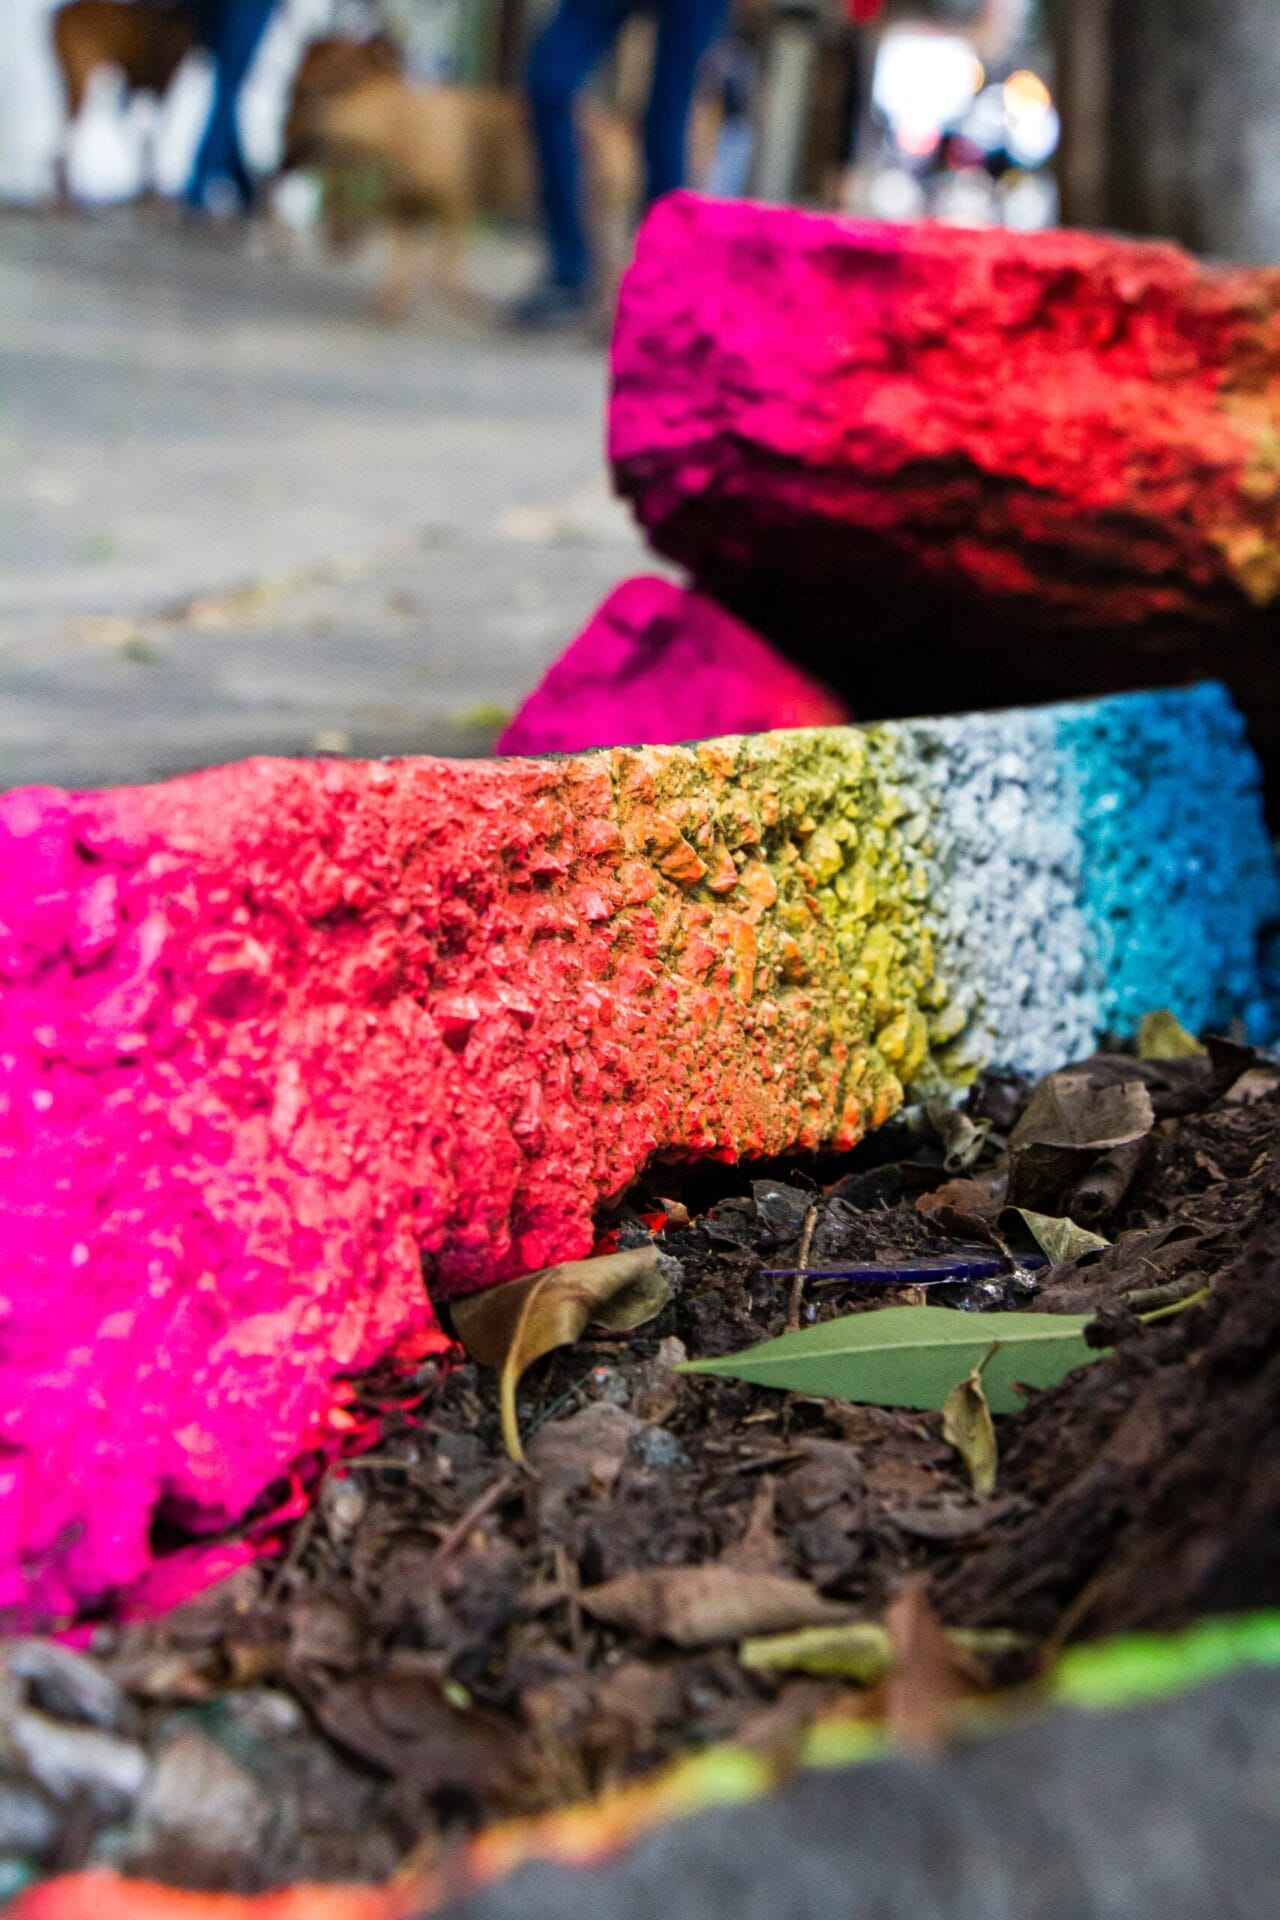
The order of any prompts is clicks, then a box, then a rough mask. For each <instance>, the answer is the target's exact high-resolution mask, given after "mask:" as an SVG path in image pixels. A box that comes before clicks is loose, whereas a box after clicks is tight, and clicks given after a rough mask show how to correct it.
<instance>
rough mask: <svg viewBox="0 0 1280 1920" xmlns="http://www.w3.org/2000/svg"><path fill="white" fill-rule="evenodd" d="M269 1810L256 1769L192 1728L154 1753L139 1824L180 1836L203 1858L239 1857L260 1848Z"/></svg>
mask: <svg viewBox="0 0 1280 1920" xmlns="http://www.w3.org/2000/svg"><path fill="white" fill-rule="evenodd" d="M271 1816H272V1810H271V1805H270V1802H269V1801H268V1799H267V1797H266V1795H265V1793H264V1792H263V1791H262V1788H261V1787H260V1786H259V1785H258V1783H257V1781H256V1780H255V1779H254V1777H253V1775H252V1774H251V1773H249V1772H248V1771H247V1769H246V1768H244V1767H242V1766H240V1765H239V1764H238V1763H237V1762H236V1761H235V1760H233V1759H232V1757H231V1755H230V1754H229V1753H228V1752H227V1751H226V1749H225V1747H220V1746H219V1745H218V1743H217V1742H216V1741H215V1740H210V1739H208V1738H207V1737H206V1736H205V1735H204V1734H202V1733H195V1732H191V1733H181V1734H179V1735H178V1737H177V1738H176V1739H175V1740H171V1741H170V1742H169V1743H168V1745H167V1746H165V1747H163V1748H161V1750H160V1752H159V1754H158V1755H157V1756H156V1760H155V1764H154V1766H153V1768H152V1772H151V1778H150V1780H149V1781H148V1782H147V1788H146V1792H145V1793H144V1794H143V1795H142V1797H141V1799H140V1800H139V1802H138V1812H137V1825H138V1828H139V1830H140V1831H141V1833H142V1834H144V1835H154V1836H156V1837H158V1838H161V1839H163V1840H167V1841H173V1840H180V1841H182V1842H183V1844H184V1845H187V1846H189V1847H190V1848H191V1849H192V1851H193V1852H197V1853H199V1855H200V1856H201V1858H202V1859H203V1860H205V1861H208V1860H210V1859H214V1860H217V1861H219V1862H221V1863H235V1862H237V1861H240V1860H246V1859H248V1858H250V1857H251V1856H252V1855H253V1854H255V1853H257V1852H258V1850H259V1849H260V1848H261V1846H262V1843H263V1841H264V1840H265V1838H266V1834H267V1829H268V1827H269V1826H270V1823H271Z"/></svg>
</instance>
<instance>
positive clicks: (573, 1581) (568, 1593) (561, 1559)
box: [555, 1544, 586, 1660]
mask: <svg viewBox="0 0 1280 1920" xmlns="http://www.w3.org/2000/svg"><path fill="white" fill-rule="evenodd" d="M555 1566H556V1585H557V1586H558V1587H560V1588H561V1589H562V1590H563V1593H564V1597H565V1601H566V1603H567V1605H568V1609H569V1619H568V1626H569V1650H570V1652H571V1653H572V1654H573V1657H574V1659H575V1660H581V1659H582V1658H583V1656H584V1654H585V1651H586V1637H585V1635H584V1633H583V1620H582V1602H581V1601H580V1600H579V1598H578V1591H579V1588H580V1587H581V1584H582V1582H581V1580H580V1579H579V1577H578V1569H577V1566H576V1564H575V1563H574V1561H573V1560H572V1558H571V1557H570V1554H569V1549H568V1548H567V1547H566V1546H564V1545H563V1544H560V1545H558V1546H557V1547H556V1553H555Z"/></svg>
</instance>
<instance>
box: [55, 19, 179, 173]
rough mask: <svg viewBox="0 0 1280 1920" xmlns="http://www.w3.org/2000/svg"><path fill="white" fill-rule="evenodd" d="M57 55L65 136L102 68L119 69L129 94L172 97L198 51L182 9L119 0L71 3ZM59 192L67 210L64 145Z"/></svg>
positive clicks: (58, 33)
mask: <svg viewBox="0 0 1280 1920" xmlns="http://www.w3.org/2000/svg"><path fill="white" fill-rule="evenodd" d="M51 25H52V34H53V51H54V57H55V59H56V60H57V63H58V67H59V69H60V71H61V74H62V86H63V92H64V94H65V96H66V102H67V130H68V133H69V131H70V128H71V127H72V126H73V125H74V124H75V121H76V119H77V118H78V116H79V114H80V111H81V109H82V108H83V106H84V103H85V99H86V97H87V95H88V91H89V81H90V79H91V78H92V76H93V75H94V74H95V73H96V72H97V71H98V69H99V68H101V67H117V68H119V70H120V71H121V72H122V73H123V75H124V79H125V85H126V86H127V87H128V89H129V91H130V92H131V93H153V94H155V96H156V98H157V99H159V98H161V97H162V96H163V95H164V94H165V93H167V92H168V90H169V87H170V85H171V84H172V81H173V77H174V75H175V74H176V73H177V71H178V68H179V67H180V66H181V65H182V62H183V61H184V60H185V59H186V57H187V55H188V53H190V51H191V49H192V47H193V46H194V45H195V40H196V32H195V23H194V21H193V20H192V19H191V18H190V16H189V15H188V14H187V13H185V12H184V11H183V9H182V8H181V7H164V8H161V7H155V6H123V5H121V4H120V0H67V4H66V5H65V6H61V7H59V8H58V9H57V10H56V12H55V13H54V15H53V19H52V23H51ZM56 191H57V196H58V199H59V200H60V201H61V202H63V203H64V204H65V202H66V201H67V199H68V198H69V195H68V190H67V151H66V141H65V138H64V141H63V143H62V146H61V147H60V149H59V153H58V157H57V161H56Z"/></svg>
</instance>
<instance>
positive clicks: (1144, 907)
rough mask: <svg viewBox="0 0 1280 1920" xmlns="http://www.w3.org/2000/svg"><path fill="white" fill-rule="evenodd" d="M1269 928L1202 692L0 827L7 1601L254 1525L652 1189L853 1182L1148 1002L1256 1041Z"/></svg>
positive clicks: (1244, 758) (74, 1606)
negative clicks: (353, 1421) (603, 1206)
mask: <svg viewBox="0 0 1280 1920" xmlns="http://www.w3.org/2000/svg"><path fill="white" fill-rule="evenodd" d="M1278 908H1280V894H1278V892H1277V881H1276V874H1275V870H1274V867H1273V863H1272V858H1271V852H1270V848H1269V846H1268V842H1267V838H1266V834H1265V831H1264V827H1263V822H1262V813H1261V805H1260V800H1259V794H1258V789H1257V784H1256V768H1255V766H1254V762H1253V760H1252V757H1251V755H1250V754H1249V751H1248V749H1247V747H1246V745H1245V743H1244V738H1243V731H1242V726H1241V723H1240V721H1239V719H1238V717H1237V715H1236V714H1235V712H1234V710H1233V709H1232V707H1231V705H1230V703H1229V701H1228V700H1227V698H1226V696H1225V694H1223V693H1222V692H1221V691H1220V690H1219V689H1217V688H1214V687H1204V688H1200V689H1196V690H1193V691H1190V692H1186V693H1166V694H1158V695H1154V694H1153V695H1135V696H1131V697H1127V698H1124V699H1119V700H1113V701H1105V702H1099V703H1094V704H1088V705H1083V706H1074V707H1062V708H1056V709H1048V710H1043V711H1022V712H1009V713H1004V714H992V715H978V716H969V717H966V718H953V719H946V720H940V721H912V722H904V723H900V724H894V725H887V726H881V727H875V728H871V729H868V730H866V731H859V730H856V729H831V730H818V731H815V732H806V733H778V734H768V735H759V736H754V737H747V738H742V739H730V740H722V741H714V742H709V743H703V744H702V745H699V746H691V747H656V748H638V749H615V750H613V751H610V752H605V753H600V754H594V755H585V756H582V757H580V758H570V759H564V760H550V761H536V760H519V759H515V760H506V761H491V762H477V763H470V764H452V763H447V762H442V761H433V760H405V761H398V762H389V763H380V764H372V765H370V764H365V763H360V762H325V763H313V762H305V761H279V760H262V761H250V762H246V763H245V764H243V765H240V766H233V767H227V768H221V769H216V770H214V771H212V772H209V773H203V774H194V775H191V776H189V777H186V778H184V779H180V780H174V781H170V782H168V783H165V784H163V785H160V786H155V787H147V788H131V789H123V790H120V791H116V792H108V793H101V794H86V795H73V794H66V793H60V792H56V791H53V790H49V789H27V790H19V791H15V792H13V793H11V794H9V795H7V796H6V797H4V798H3V799H0V982H3V990H2V991H0V1237H2V1238H3V1243H4V1248H5V1260H4V1264H3V1269H2V1270H0V1293H2V1295H3V1301H4V1320H5V1338H4V1346H3V1356H2V1358H0V1608H3V1609H5V1610H7V1617H8V1618H9V1619H11V1620H19V1619H26V1620H31V1619H34V1620H41V1619H43V1620H45V1621H48V1620H50V1619H56V1618H60V1617H65V1616H67V1615H71V1614H74V1613H76V1612H77V1611H79V1610H80V1609H82V1608H83V1607H84V1606H85V1605H87V1604H95V1603H99V1602H101V1601H102V1600H103V1598H104V1596H109V1595H110V1593H111V1592H112V1591H113V1590H116V1589H118V1588H119V1587H120V1586H121V1585H122V1584H124V1583H127V1582H129V1581H131V1580H133V1579H135V1578H136V1577H137V1576H139V1575H140V1574H141V1573H142V1572H143V1571H144V1570H145V1569H146V1568H147V1566H148V1564H149V1561H150V1547H149V1539H150V1537H151V1532H152V1528H153V1524H154V1522H155V1521H156V1520H157V1518H160V1519H165V1520H168V1521H170V1522H173V1523H176V1524H178V1525H180V1526H181V1527H183V1528H185V1529H187V1530H189V1531H190V1530H195V1531H199V1530H201V1529H203V1528H212V1527H217V1526H219V1525H224V1524H226V1523H228V1522H230V1521H232V1520H234V1519H236V1518H237V1517H238V1516H239V1515H241V1514H242V1513H243V1512H244V1511H245V1509H246V1508H247V1507H248V1506H249V1505H250V1504H251V1503H252V1502H253V1501H254V1500H255V1499H256V1498H257V1497H258V1496H259V1494H260V1493H261V1491H262V1489H263V1488H264V1487H265V1486H266V1485H267V1484H268V1483H269V1482H270V1481H272V1480H273V1479H274V1478H275V1477H276V1476H277V1475H278V1474H279V1473H280V1472H281V1471H282V1470H283V1469H285V1468H286V1467H287V1466H288V1465H289V1463H290V1462H291V1461H292V1460H294V1459H295V1458H296V1457H297V1456H298V1455H299V1454H300V1453H301V1452H303V1451H304V1450H306V1449H307V1448H309V1447H313V1446H315V1445H317V1444H319V1443H321V1442H323V1441H324V1439H325V1437H326V1434H327V1433H328V1432H329V1426H328V1421H329V1415H330V1413H331V1411H332V1407H333V1397H334V1380H335V1376H336V1375H337V1374H339V1373H341V1372H345V1371H350V1370H352V1369H356V1368H359V1367H362V1366H365V1365H367V1364H369V1363H371V1362H372V1361H373V1360H374V1359H375V1358H377V1357H378V1356H379V1355H380V1354H382V1353H384V1352H386V1351H387V1350H388V1348H390V1347H391V1346H393V1345H394V1344H395V1343H396V1342H397V1341H398V1340H399V1339H401V1338H402V1337H404V1336H406V1335H412V1334H415V1333H418V1332H420V1331H421V1330H422V1329H423V1328H424V1327H427V1326H429V1325H430V1324H431V1323H432V1307H431V1303H430V1298H429V1292H434V1293H435V1294H436V1295H437V1296H443V1295H447V1294H449V1293H456V1292H463V1291H468V1290H472V1289H475V1288H477V1287H482V1286H485V1285H487V1284H490V1283H492V1282H493V1281H496V1280H501V1279H505V1278H508V1277H510V1276H511V1275H513V1274H518V1273H522V1272H527V1271H530V1270H532V1269H534V1268H537V1267H540V1266H542V1265H545V1264H548V1263H550V1262H552V1261H555V1260H559V1259H567V1258H573V1257H576V1256H579V1255H581V1254H583V1253H585V1252H586V1251H587V1250H588V1249H589V1247H590V1245H591V1242H592V1238H593V1214H594V1212H595V1210H596V1209H597V1207H598V1206H599V1204H600V1203H601V1202H602V1201H605V1200H608V1199H611V1198H613V1197H615V1196H617V1195H618V1194H620V1193H621V1192H623V1191H624V1190H625V1189H626V1187H627V1186H628V1185H629V1184H630V1183H631V1182H632V1181H633V1180H634V1179H635V1178H636V1176H637V1175H638V1174H639V1173H640V1172H641V1170H642V1169H643V1168H644V1167H645V1165H646V1164H647V1163H648V1162H649V1161H651V1160H652V1159H653V1158H654V1157H655V1156H660V1155H664V1154H668V1155H698V1154H701V1155H710V1156H714V1157H718V1158H721V1159H733V1158H736V1157H738V1156H741V1155H760V1154H777V1153H783V1152H787V1151H790V1150H796V1149H806V1150H807V1149H813V1148H818V1147H822V1146H832V1147H848V1146H850V1145H852V1144H853V1143H854V1142H855V1141H856V1140H858V1139H859V1138H860V1137H861V1135H862V1134H863V1133H865V1132H866V1131H867V1129H868V1128H870V1127H873V1126H876V1125H878V1124H880V1123H881V1122H883V1121H884V1120H885V1119H886V1118H887V1117H888V1115H889V1114H891V1113H892V1112H893V1111H894V1109H895V1108H896V1107H897V1106H898V1105H899V1104H900V1103H901V1101H902V1099H903V1097H904V1090H905V1089H908V1088H911V1089H915V1090H918V1091H922V1092H923V1091H926V1090H928V1091H937V1090H940V1089H947V1088H959V1087H962V1086H963V1085H964V1084H965V1083H966V1082H967V1081H968V1080H969V1079H970V1078H971V1077H972V1075H973V1074H974V1073H976V1072H977V1071H978V1070H979V1069H980V1068H981V1067H983V1066H984V1065H998V1066H1013V1067H1023V1068H1028V1069H1032V1070H1036V1069H1042V1068H1047V1067H1051V1066H1053V1065H1055V1064H1058V1063H1060V1062H1062V1061H1064V1060H1067V1059H1069V1058H1071V1057H1072V1056H1073V1055H1079V1054H1080V1053H1082V1052H1084V1051H1086V1050H1088V1049H1089V1048H1090V1047H1091V1046H1092V1044H1093V1042H1094V1040H1095V1039H1096V1037H1097V1036H1098V1034H1099V1033H1100V1032H1102V1031H1103V1030H1104V1029H1107V1028H1120V1029H1124V1028H1127V1027H1132V1026H1133V1024H1134V1023H1135V1022H1136V1020H1137V1018H1138V1016H1139V1015H1140V1014H1141V1013H1143V1012H1144V1011H1145V1010H1147V1009H1148V1008H1150V1007H1153V1006H1158V1005H1168V1006H1170V1007H1172V1008H1173V1009H1174V1011H1175V1012H1176V1013H1177V1014H1178V1016H1179V1017H1180V1018H1181V1019H1182V1020H1183V1021H1184V1023H1185V1024H1187V1025H1188V1026H1190V1027H1192V1028H1199V1027H1204V1026H1222V1025H1225V1024H1226V1023H1227V1022H1228V1021H1229V1020H1230V1019H1232V1018H1233V1017H1236V1016H1238V1017H1240V1018H1242V1019H1244V1020H1245V1021H1246V1022H1247V1023H1248V1025H1249V1027H1250V1028H1251V1030H1252V1032H1253V1033H1254V1034H1255V1035H1260V1034H1262V1033H1263V1032H1264V1030H1265V1029H1266V1028H1267V1027H1268V1025H1269V1023H1270V1013H1269V1010H1268V1008H1267V1006H1266V1004H1265V999H1264V992H1263V981H1262V974H1261V970H1260V966H1259V941H1260V936H1261V933H1262V930H1263V928H1264V925H1265V924H1266V923H1267V922H1268V921H1269V920H1271V919H1272V918H1273V917H1274V916H1275V915H1276V913H1277V910H1278ZM424 1279H425V1281H426V1286H424Z"/></svg>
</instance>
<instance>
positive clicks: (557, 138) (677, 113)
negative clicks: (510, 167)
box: [516, 0, 730, 326]
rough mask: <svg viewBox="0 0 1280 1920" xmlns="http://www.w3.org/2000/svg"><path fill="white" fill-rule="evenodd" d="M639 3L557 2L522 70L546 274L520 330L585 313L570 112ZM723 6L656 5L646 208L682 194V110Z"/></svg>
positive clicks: (587, 279)
mask: <svg viewBox="0 0 1280 1920" xmlns="http://www.w3.org/2000/svg"><path fill="white" fill-rule="evenodd" d="M643 5H644V0H560V6H559V7H558V8H557V10H556V13H555V14H554V16H553V18H552V20H551V22H550V24H549V25H548V27H547V28H546V30H545V31H544V33H543V34H542V37H541V39H540V40H539V41H538V43H537V45H536V46H535V48H534V51H533V57H532V59H531V60H530V63H529V99H530V108H531V112H532V118H533V132H534V140H535V143H536V146H537V151H538V165H539V171H540V175H541V182H542V207H543V216H544V219H545V221H546V231H547V244H548V248H549V250H550V254H551V271H550V275H549V277H548V279H547V280H546V282H545V283H544V285H543V286H541V287H539V288H538V289H537V290H536V291H535V292H534V293H533V294H531V295H530V297H529V298H528V299H527V300H525V301H523V302H522V303H521V305H520V307H519V308H518V309H517V312H516V318H517V320H518V321H519V322H521V323H522V324H523V325H526V326H544V325H553V324H555V322H557V321H559V320H568V319H573V318H575V317H576V316H577V315H579V314H581V313H583V312H585V311H586V310H587V309H588V308H589V306H590V304H591V292H592V287H591V281H592V268H593V262H592V258H591V247H590V243H589V241H588V238H587V230H586V224H585V218H584V210H583V191H582V159H581V152H580V147H579V141H578V132H577V128H576V127H575V125H574V102H575V100H576V98H577V96H578V93H579V92H580V90H581V88H582V86H583V84H584V83H585V81H586V80H587V78H588V76H589V75H590V73H591V71H592V69H593V68H594V67H595V66H596V65H597V64H598V63H599V61H600V60H601V59H602V58H603V56H604V55H605V53H607V52H608V50H609V48H610V47H611V46H612V44H613V42H614V40H615V39H616V38H617V35H618V33H619V30H620V29H621V27H622V25H623V22H624V21H625V20H626V19H627V17H628V15H630V14H632V13H635V12H638V11H639V10H640V8H641V7H642V6H643ZM729 5H730V0H662V4H660V5H659V6H658V9H657V11H658V37H657V43H656V47H655V51H654V67H653V86H652V90H651V92H650V95H649V105H648V108H647V110H646V113H645V123H644V149H645V170H646V200H647V201H652V200H655V199H656V198H657V197H658V195H659V194H661V193H668V192H670V191H671V190H672V189H673V188H675V187H678V186H680V185H682V184H683V181H684V175H685V163H686V149H687V144H688V129H689V110H690V107H691V106H692V104H693V93H694V87H695V85H696V83H697V77H698V66H699V63H700V61H701V59H702V56H703V54H704V53H705V52H706V51H707V49H708V47H709V46H710V45H711V43H712V41H713V40H714V39H715V37H716V35H717V33H718V32H719V31H720V29H721V27H722V26H723V25H724V21H725V18H726V16H727V14H728V11H729Z"/></svg>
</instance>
